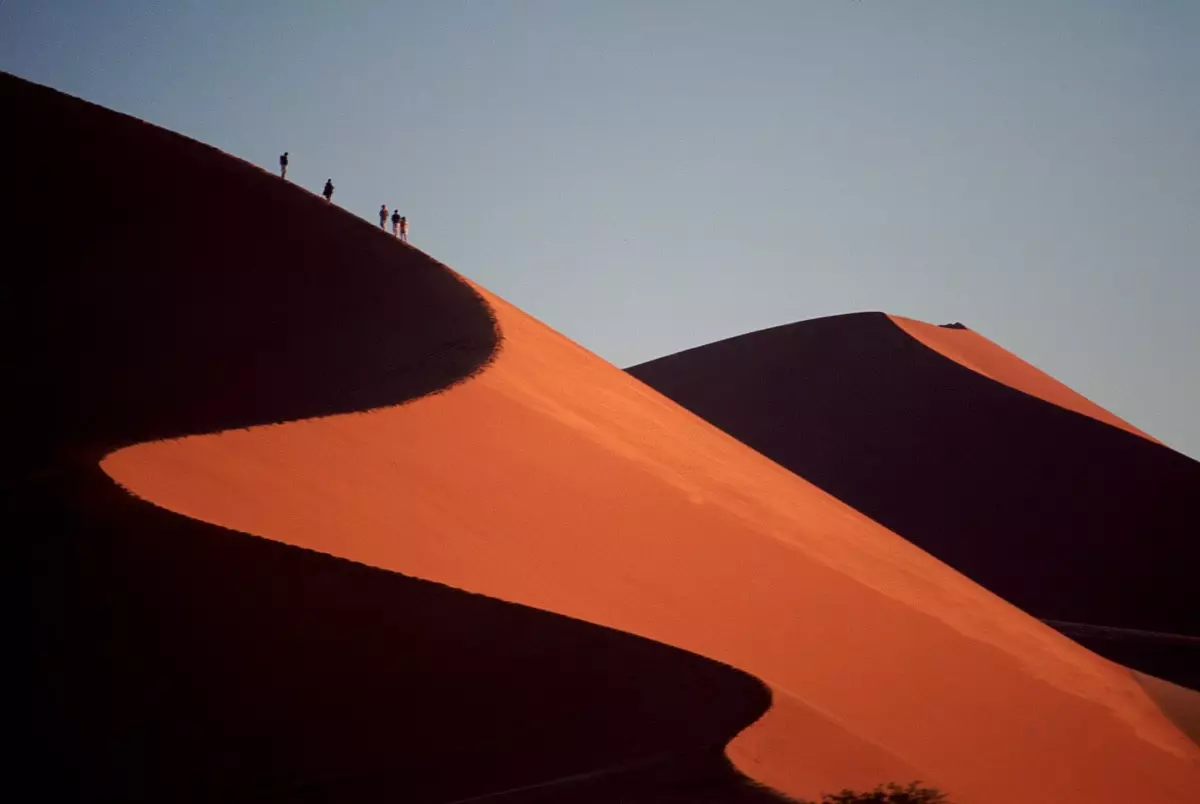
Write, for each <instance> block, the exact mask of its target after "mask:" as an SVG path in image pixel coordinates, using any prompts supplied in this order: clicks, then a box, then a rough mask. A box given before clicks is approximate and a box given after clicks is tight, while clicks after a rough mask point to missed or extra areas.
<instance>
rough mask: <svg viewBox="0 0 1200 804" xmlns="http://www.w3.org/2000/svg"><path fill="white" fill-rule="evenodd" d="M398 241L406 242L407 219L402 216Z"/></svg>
mask: <svg viewBox="0 0 1200 804" xmlns="http://www.w3.org/2000/svg"><path fill="white" fill-rule="evenodd" d="M400 239H401V240H402V241H404V242H405V243H407V242H408V218H406V217H403V216H401V217H400Z"/></svg>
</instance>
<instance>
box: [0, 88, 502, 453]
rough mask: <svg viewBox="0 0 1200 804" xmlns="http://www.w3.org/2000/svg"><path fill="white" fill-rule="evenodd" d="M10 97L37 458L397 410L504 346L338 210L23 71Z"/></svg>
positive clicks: (23, 346)
mask: <svg viewBox="0 0 1200 804" xmlns="http://www.w3.org/2000/svg"><path fill="white" fill-rule="evenodd" d="M0 100H2V101H3V103H4V107H5V109H6V110H8V112H9V114H8V115H7V119H6V122H5V126H4V128H3V131H2V132H0V137H2V138H3V140H2V142H3V145H4V148H5V152H6V153H8V154H10V155H11V157H12V158H11V163H10V165H9V166H8V167H7V168H6V170H5V173H6V177H5V178H6V181H7V182H8V184H9V187H10V198H12V199H14V200H17V201H18V203H14V204H12V205H11V209H10V210H9V212H8V213H7V214H8V219H7V221H6V222H7V224H8V226H9V231H10V232H12V233H13V238H11V239H10V240H9V242H8V243H6V249H7V254H8V271H7V272H6V277H5V281H6V283H7V287H6V293H5V300H6V307H7V308H8V309H7V310H6V316H5V323H6V325H7V326H8V327H10V328H11V329H10V332H9V333H6V335H7V338H6V341H5V344H4V348H5V349H6V350H7V351H8V352H9V354H8V355H7V357H8V359H9V360H10V361H11V362H10V363H9V365H10V366H11V367H12V369H13V370H15V373H16V376H18V377H19V378H20V379H21V380H22V382H23V385H22V386H21V388H22V390H23V393H22V394H20V395H18V396H17V397H16V399H15V400H14V401H15V402H16V404H17V411H18V412H19V413H20V414H21V418H22V419H23V420H25V421H28V422H29V423H30V425H36V426H28V427H24V428H22V433H21V435H22V439H21V441H20V443H21V445H22V446H23V447H24V451H28V452H34V453H37V454H40V455H46V454H49V452H51V451H60V450H69V451H78V450H79V448H80V447H81V446H82V445H87V446H89V447H93V448H105V449H111V448H113V447H115V446H118V445H124V444H128V443H134V442H137V441H144V440H147V439H151V438H167V437H174V436H182V435H188V434H195V433H205V432H214V431H217V430H223V429H230V428H236V427H246V426H250V425H254V424H265V423H269V422H275V421H285V420H292V419H300V418H308V417H313V416H320V415H328V414H333V413H344V412H350V411H355V410H363V409H367V408H372V407H377V406H381V405H391V404H395V403H396V402H399V401H402V400H404V399H409V398H412V397H416V396H420V395H422V394H427V393H431V392H434V391H437V390H439V389H442V388H445V387H446V386H448V385H451V384H453V383H454V382H456V381H459V380H461V379H463V378H464V377H466V376H469V375H470V374H471V373H472V372H474V371H476V370H478V369H479V368H480V367H481V366H482V365H483V364H484V363H486V361H487V360H488V359H489V358H490V356H491V355H492V353H493V351H494V349H495V348H496V346H497V341H498V337H499V335H498V332H497V330H496V328H495V325H494V322H493V320H492V317H491V313H490V310H489V309H488V307H487V305H486V304H484V303H483V302H482V300H481V299H479V298H478V296H477V295H476V294H475V292H474V291H473V290H472V289H471V288H470V287H469V286H467V285H466V284H465V283H464V282H462V281H461V280H460V279H459V278H458V277H456V276H455V275H454V274H453V273H452V272H451V271H449V270H448V269H446V268H445V267H444V266H441V265H438V264H437V263H435V262H434V261H433V260H431V259H429V258H428V257H426V256H425V255H424V254H421V253H420V252H418V251H416V250H415V249H411V248H408V247H405V246H402V245H400V244H398V243H397V242H396V241H395V239H394V238H392V237H390V236H388V235H386V234H384V233H383V232H381V231H379V230H378V229H376V228H374V227H371V226H369V225H368V224H366V223H365V222H364V221H362V220H360V219H358V218H356V217H354V216H353V215H350V214H349V213H347V212H345V211H343V210H341V209H338V208H337V207H336V205H333V206H331V205H329V204H327V203H326V202H325V201H324V200H323V199H321V198H319V197H317V196H315V195H312V194H311V193H308V192H305V191H304V190H302V189H300V188H298V187H296V186H294V185H292V184H289V183H287V182H284V181H282V180H279V179H277V178H275V177H272V176H270V175H268V174H266V173H265V172H263V171H262V170H260V169H258V168H256V167H254V166H252V165H249V164H247V163H245V162H242V161H240V160H237V159H234V158H232V157H230V156H228V155H226V154H223V153H221V152H220V151H217V150H216V149H213V148H210V147H208V146H205V145H202V144H200V143H197V142H194V141H192V140H189V139H187V138H185V137H182V136H180V135H177V134H173V133H171V132H169V131H165V130H163V129H160V128H157V127H155V126H151V125H149V124H147V123H143V122H141V121H138V120H135V119H133V118H130V117H126V116H124V115H120V114H117V113H115V112H111V111H108V110H106V109H102V108H100V107H97V106H93V105H91V104H87V103H85V102H83V101H79V100H76V99H74V98H70V97H68V96H66V95H62V94H59V93H56V92H53V91H52V90H47V89H44V88H42V87H37V86H35V85H33V84H28V83H26V82H23V81H20V80H18V79H14V78H12V77H2V78H0ZM16 471H23V468H22V469H17V470H16Z"/></svg>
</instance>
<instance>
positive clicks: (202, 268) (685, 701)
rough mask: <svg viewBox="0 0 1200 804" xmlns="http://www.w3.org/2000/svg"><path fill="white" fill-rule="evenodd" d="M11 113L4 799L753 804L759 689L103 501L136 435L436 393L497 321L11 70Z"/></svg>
mask: <svg viewBox="0 0 1200 804" xmlns="http://www.w3.org/2000/svg"><path fill="white" fill-rule="evenodd" d="M0 101H2V103H3V108H4V110H5V112H6V115H7V116H6V119H5V125H4V126H3V127H0V142H2V144H3V146H4V151H5V153H7V154H9V155H10V156H12V157H13V159H12V163H11V164H10V165H9V167H8V168H7V169H6V180H7V181H8V185H7V186H8V188H9V190H10V199H17V200H19V203H17V204H14V205H10V206H11V207H12V208H11V210H10V214H9V217H8V219H7V223H8V224H9V226H8V227H7V228H6V236H7V238H8V239H7V241H6V246H7V248H8V250H9V257H8V260H9V261H8V262H7V263H6V267H8V268H9V271H8V272H7V274H6V281H7V282H8V284H7V287H6V290H7V292H6V293H5V294H3V299H4V303H5V315H4V317H3V322H2V325H3V326H4V328H5V331H4V333H3V338H2V339H0V342H2V343H3V344H4V346H5V348H6V353H5V365H6V367H7V368H8V369H9V374H8V375H7V379H8V380H9V386H8V389H7V390H8V397H7V398H8V401H9V403H10V408H9V410H10V411H11V418H10V428H9V431H10V432H9V437H8V440H7V442H6V444H7V446H8V448H9V450H8V453H7V458H8V460H7V461H5V463H4V465H3V469H2V471H3V481H4V482H3V486H2V488H3V490H4V500H5V509H4V510H5V513H6V516H7V517H8V520H7V522H6V525H5V528H6V529H5V534H6V537H7V540H8V544H9V546H10V548H15V549H14V552H15V554H16V557H17V572H15V573H14V574H15V575H16V577H17V581H18V583H17V592H18V594H17V597H18V601H19V603H18V610H19V611H20V612H21V614H22V621H21V622H22V624H23V625H24V626H25V628H23V629H22V630H21V631H20V632H19V634H18V642H17V643H16V645H15V649H14V650H13V651H12V655H13V658H14V659H15V660H16V662H17V665H18V668H19V670H20V671H22V672H20V673H19V674H18V682H19V683H18V684H16V685H14V691H15V693H16V697H17V705H16V710H17V717H16V718H14V719H13V733H14V734H15V735H17V740H16V747H15V751H14V752H13V753H12V756H13V757H14V760H15V761H14V762H12V763H11V764H12V766H13V771H14V773H11V774H10V783H9V784H10V786H11V787H12V788H14V789H18V790H20V793H19V796H18V797H19V798H21V799H22V800H25V801H29V800H45V801H56V802H57V801H154V802H161V801H204V802H211V801H226V802H230V801H254V802H261V801H405V802H424V803H426V804H434V803H435V802H449V801H455V800H459V799H463V798H470V797H474V796H480V795H489V796H490V795H492V794H494V793H496V792H497V791H502V790H503V791H513V792H510V793H508V794H506V798H505V800H506V801H509V802H511V801H516V800H520V799H518V798H515V796H521V795H526V793H525V792H523V791H526V790H527V789H528V788H530V786H532V789H533V791H534V792H532V793H528V795H534V794H537V795H545V794H547V793H552V794H554V795H557V796H560V797H561V796H564V795H565V796H569V797H571V798H572V799H573V800H579V801H582V800H585V799H584V793H585V792H588V791H591V792H592V793H596V791H597V790H598V789H599V790H600V791H602V792H604V793H605V794H607V795H608V796H609V797H610V798H615V799H617V800H634V799H635V798H636V796H643V799H642V800H646V801H660V800H667V799H666V798H663V797H662V795H661V792H662V791H663V790H666V791H668V792H669V791H670V790H672V789H674V788H676V787H678V786H680V785H684V786H686V788H687V789H689V790H693V791H700V792H703V793H705V794H708V795H715V794H721V795H722V796H723V798H722V799H721V800H729V801H734V800H736V801H749V800H756V799H757V800H762V799H764V798H769V796H765V795H764V794H762V793H756V792H755V791H754V790H751V789H750V788H747V787H746V786H745V785H744V784H741V783H740V781H739V779H738V778H737V776H736V775H735V774H734V773H733V772H732V771H731V770H730V769H729V768H728V766H727V765H726V764H725V763H724V762H723V758H722V753H721V752H722V749H723V747H724V745H725V744H726V743H727V742H728V741H729V740H730V739H731V738H732V737H733V735H735V734H736V733H737V732H738V731H740V730H741V729H742V728H743V727H744V726H746V725H747V724H749V723H751V722H753V721H754V720H756V719H757V718H758V717H759V716H760V715H761V714H762V713H763V712H764V711H765V710H766V709H767V707H768V705H769V702H770V694H769V692H768V690H767V689H766V688H765V687H764V686H763V685H762V683H761V682H759V681H757V680H755V679H753V678H751V677H750V676H748V675H746V674H745V673H742V672H739V671H737V670H734V669H732V668H730V667H727V666H724V665H721V664H719V663H717V662H714V661H711V660H709V659H705V658H701V657H698V656H695V655H691V654H687V653H685V652H684V651H681V650H678V649H676V648H672V647H669V646H667V645H663V644H658V643H653V642H650V641H647V640H644V639H639V638H637V637H634V636H631V635H628V634H623V633H620V632H617V631H612V630H609V629H604V628H600V627H598V626H595V625H591V624H587V623H582V622H579V621H575V620H570V619H568V618H566V617H562V616H559V615H554V614H550V613H547V612H541V611H536V610H533V609H530V608H528V607H522V606H517V605H512V604H507V603H502V602H500V601H497V600H494V599H489V598H486V597H483V596H481V595H474V594H469V593H467V592H463V591H459V590H453V589H449V588H447V587H445V586H439V585H437V584H434V583H430V582H428V581H423V580H419V579H416V578H411V577H405V576H402V575H399V574H396V573H393V572H387V571H383V570H378V569H373V568H370V567H367V566H364V565H362V564H354V563H352V562H349V561H345V560H341V559H336V558H333V557H332V556H329V555H323V554H320V553H315V552H311V551H307V550H303V549H300V548H297V547H291V546H287V545H284V544H281V543H278V542H271V541H268V540H265V539H259V538H253V537H251V536H248V535H246V534H243V533H235V532H232V531H228V530H225V529H222V528H219V527H216V526H213V525H209V524H206V523H203V522H200V521H197V520H193V519H188V518H185V517H182V516H178V515H176V514H173V513H170V512H167V511H165V510H163V509H162V508H159V507H156V506H154V505H151V504H149V503H146V502H144V501H141V500H138V499H136V498H135V497H132V496H130V495H129V494H127V493H126V492H125V491H123V490H122V489H120V488H119V487H118V486H116V485H115V484H114V483H113V482H112V481H111V479H109V478H108V477H107V476H106V475H104V474H103V473H102V472H101V471H100V468H99V461H100V460H101V459H102V458H103V456H104V455H105V454H106V453H108V452H109V451H111V450H113V449H116V448H118V447H120V446H122V445H125V444H129V443H136V442H139V441H145V440H152V439H156V438H164V437H174V436H180V435H184V434H187V433H195V432H211V431H219V430H226V429H229V428H238V427H244V426H248V425H253V424H264V423H268V422H276V421H284V420H289V419H296V418H304V417H312V416H319V415H327V414H331V413H341V412H348V411H354V410H359V409H366V408H373V407H377V406H381V405H390V404H395V403H397V402H401V401H403V400H405V399H409V398H412V397H415V396H421V395H424V394H428V393H435V392H438V391H442V390H445V389H446V388H448V387H452V386H453V385H454V384H455V383H458V382H462V381H463V380H465V379H466V378H467V377H469V376H471V374H472V373H474V372H477V371H479V370H480V369H481V368H482V367H483V366H485V365H486V363H487V361H488V360H489V359H490V358H491V356H492V355H493V353H494V351H495V349H496V346H497V331H496V329H495V324H494V321H493V318H492V314H491V311H490V309H489V308H488V307H487V305H486V304H485V303H484V302H483V301H482V299H480V297H479V296H478V295H477V294H476V293H475V292H474V291H472V290H471V288H470V287H468V286H467V285H465V284H464V283H463V282H462V281H460V280H459V279H458V278H457V277H455V276H454V275H453V273H452V272H450V271H449V270H447V269H445V268H444V267H443V266H439V265H437V264H436V263H434V262H433V261H431V260H429V259H428V258H426V257H425V256H424V255H423V254H420V253H419V252H417V251H415V250H412V249H409V248H406V247H404V246H402V245H400V244H399V243H397V242H396V241H395V240H393V239H392V238H389V237H386V236H384V235H382V234H381V233H380V232H379V231H378V230H375V229H374V228H373V227H371V226H369V225H368V224H366V223H364V222H362V221H361V220H359V219H357V218H355V217H353V216H351V215H348V214H346V213H345V212H342V211H341V210H339V209H337V208H336V207H331V206H329V205H327V204H326V203H325V202H324V201H323V200H321V199H319V198H316V197H313V196H312V195H310V194H309V193H306V192H304V191H303V190H301V189H299V188H296V187H294V186H291V185H288V184H285V183H284V182H281V181H280V180H278V179H277V178H274V177H271V176H269V175H267V174H265V173H263V172H262V171H260V170H258V169H257V168H254V167H252V166H250V165H247V164H245V163H242V162H240V161H238V160H235V159H232V158H231V157H229V156H227V155H225V154H221V153H219V152H217V151H215V150H213V149H211V148H207V147H205V146H202V145H200V144H198V143H195V142H192V141H189V140H187V139H185V138H183V137H179V136H177V135H174V134H171V133H169V132H166V131H163V130H161V129H157V128H155V127H153V126H149V125H146V124H144V123H141V122H139V121H136V120H132V119H130V118H127V117H123V116H121V115H117V114H114V113H112V112H107V111H105V110H102V109H99V108H97V107H94V106H91V105H89V104H85V103H83V102H81V101H77V100H75V99H71V98H68V97H66V96H63V95H60V94H58V93H54V92H52V91H50V90H46V89H44V88H40V87H36V86H33V85H30V84H27V83H25V82H22V81H18V80H16V79H13V78H11V77H7V76H0ZM76 202H79V203H82V204H84V205H85V206H86V209H84V210H83V211H82V212H80V211H78V210H76V209H75V208H74V205H75V203H76ZM76 224H78V226H76ZM311 457H315V456H310V458H311ZM288 471H289V472H290V473H292V476H293V477H297V476H298V475H297V473H299V474H303V473H304V471H305V469H304V468H303V466H301V465H296V466H293V467H290V468H289V469H288ZM314 479H315V478H314ZM293 491H294V492H295V493H299V494H308V493H315V494H317V495H323V494H324V493H325V492H324V491H323V490H321V489H320V488H317V489H312V487H308V486H305V485H304V484H303V483H302V482H301V483H300V484H299V485H297V486H294V487H293ZM236 493H237V492H235V494H236ZM463 502H464V504H465V505H466V506H467V507H468V508H470V507H471V506H472V505H473V504H472V503H471V502H470V500H469V499H467V498H464V500H463ZM359 513H361V512H359ZM285 518H287V519H289V520H290V519H291V518H292V515H291V513H289V514H286V515H285ZM598 771H599V773H600V774H601V775H599V776H598V775H596V774H597V772H598Z"/></svg>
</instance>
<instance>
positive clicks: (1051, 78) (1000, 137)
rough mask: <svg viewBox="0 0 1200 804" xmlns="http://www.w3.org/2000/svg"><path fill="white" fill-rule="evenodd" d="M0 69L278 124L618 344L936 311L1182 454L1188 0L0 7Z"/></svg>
mask: <svg viewBox="0 0 1200 804" xmlns="http://www.w3.org/2000/svg"><path fill="white" fill-rule="evenodd" d="M0 69H3V70H5V71H7V72H11V73H15V74H16V75H19V76H22V77H24V78H28V79H31V80H33V81H37V82H39V83H42V84H46V85H49V86H52V87H54V88H56V89H59V90H62V91H64V92H67V93H70V94H73V95H77V96H79V97H82V98H86V99H88V100H91V101H93V102H96V103H99V104H102V105H104V106H108V107H110V108H113V109H117V110H119V111H122V112H125V113H127V114H131V115H134V116H136V117H140V118H143V119H146V120H149V121H150V122H153V123H156V124H158V125H161V126H165V127H166V128H169V129H173V130H175V131H179V132H181V133H184V134H187V135H188V136H191V137H193V138H195V139H198V140H201V141H204V142H207V143H209V144H212V145H215V146H217V147H218V148H221V149H222V150H225V151H227V152H229V153H231V154H234V155H236V156H238V157H241V158H243V159H246V160H248V161H251V162H254V163H256V164H259V165H262V166H263V167H265V168H267V169H270V170H275V169H276V168H277V165H278V156H279V154H280V153H281V152H282V151H284V150H287V151H289V152H290V155H291V166H290V167H289V178H291V179H293V180H294V181H295V182H297V183H298V184H300V185H302V186H304V187H307V188H309V189H312V190H314V191H319V189H320V186H321V185H322V184H323V183H324V181H325V179H326V178H332V179H333V182H334V184H335V185H336V186H337V191H336V194H335V196H334V200H335V202H337V203H338V204H340V205H342V206H344V207H346V208H348V209H350V210H352V211H354V212H357V213H359V214H361V215H362V216H363V217H365V218H367V219H369V220H375V213H376V210H378V208H379V205H380V204H381V203H385V204H387V205H388V207H389V209H391V208H393V207H398V208H399V209H400V210H401V212H402V213H403V214H405V215H407V217H408V218H409V220H410V222H411V239H412V241H413V243H414V245H416V246H418V247H420V248H421V249H423V250H425V251H427V252H428V253H430V254H431V255H433V256H434V257H436V258H437V259H439V260H441V261H443V262H445V263H447V264H449V265H451V266H453V267H454V268H455V269H456V270H458V271H460V272H461V273H463V274H465V275H467V276H469V277H471V278H472V279H474V280H475V281H477V282H479V283H480V284H482V285H484V286H485V287H487V288H488V289H489V290H492V291H494V292H496V293H498V294H499V295H501V296H503V297H505V298H506V299H508V300H509V301H511V302H513V303H515V304H516V305H518V306H520V307H521V308H523V309H524V310H526V311H527V312H529V313H531V314H533V315H535V316H537V317H538V318H540V319H541V320H543V321H545V322H546V323H547V324H549V325H551V326H552V327H554V328H556V329H558V330H560V331H561V332H563V333H564V334H566V335H567V336H569V337H570V338H572V339H574V340H575V341H577V342H579V343H581V344H582V345H584V346H585V347H587V348H589V349H591V350H592V351H594V352H596V353H597V354H599V355H600V356H602V357H604V358H606V359H608V360H610V361H612V362H613V363H615V364H617V365H619V366H628V365H632V364H635V363H639V362H642V361H645V360H649V359H651V358H654V357H659V356H662V355H665V354H670V353H672V352H676V351H679V350H681V349H686V348H689V347H692V346H698V345H700V344H703V343H708V342H711V341H714V340H719V339H721V338H725V337H729V336H733V335H737V334H741V333H744V332H748V331H753V330H757V329H762V328H765V327H770V326H776V325H780V324H786V323H790V322H793V321H800V320H804V319H809V318H816V317H820V316H826V315H835V314H839V313H846V312H854V311H864V310H882V311H884V312H889V313H894V314H899V315H904V316H909V317H912V318H918V319H921V320H925V321H930V322H933V323H945V322H950V321H961V322H963V323H965V324H966V325H967V326H969V327H971V328H972V329H974V330H976V331H978V332H980V333H982V334H983V335H985V336H987V337H988V338H991V339H992V340H994V341H996V342H997V343H999V344H1000V345H1001V346H1004V347H1005V348H1007V349H1009V350H1011V351H1013V352H1015V353H1017V354H1018V355H1020V356H1021V357H1023V358H1024V359H1026V360H1028V361H1029V362H1031V363H1033V364H1034V365H1036V366H1038V367H1039V368H1041V369H1043V370H1045V371H1048V372H1049V373H1050V374H1052V375H1054V376H1055V377H1057V378H1058V379H1059V380H1061V381H1063V382H1065V383H1066V384H1067V385H1069V386H1071V387H1072V388H1074V389H1075V390H1077V391H1079V392H1080V393H1083V394H1084V395H1085V396H1088V397H1089V398H1091V399H1092V400H1094V401H1096V402H1097V403H1099V404H1100V405H1102V406H1103V407H1106V408H1108V409H1109V410H1111V411H1113V412H1114V413H1116V414H1117V415H1119V416H1121V417H1123V418H1125V419H1127V420H1129V421H1130V422H1131V423H1133V424H1134V425H1136V426H1137V427H1139V428H1141V429H1143V430H1145V431H1147V432H1149V433H1150V434H1152V435H1154V436H1155V437H1157V438H1159V439H1161V440H1163V441H1165V442H1166V443H1167V444H1168V445H1170V446H1172V447H1174V448H1176V449H1178V450H1180V451H1182V452H1184V453H1186V454H1189V455H1191V456H1192V457H1197V458H1200V416H1197V415H1196V414H1197V413H1198V412H1200V321H1198V320H1197V316H1196V306H1197V305H1198V304H1200V2H1195V0H1123V1H1120V0H1111V1H1110V0H1087V1H1086V2H1084V1H1083V0H1077V1H1076V2H1064V1H1063V0H1005V1H1004V2H983V0H979V1H978V2H976V1H975V0H959V1H957V2H956V1H953V0H778V1H775V0H747V2H739V3H730V2H728V0H721V1H720V2H715V1H710V0H678V1H677V2H666V0H603V1H601V0H596V1H595V2H591V1H590V0H495V1H494V2H490V1H488V0H437V2H432V1H431V2H419V3H418V2H373V1H372V0H355V2H352V3H330V2H325V1H324V0H254V2H245V0H177V1H176V2H171V3H163V2H160V1H159V0H55V2H53V3H47V2H38V0H0ZM263 217H264V225H272V226H278V227H280V228H281V229H282V230H284V231H285V232H286V228H287V225H288V222H287V221H276V220H271V218H270V210H263Z"/></svg>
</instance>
